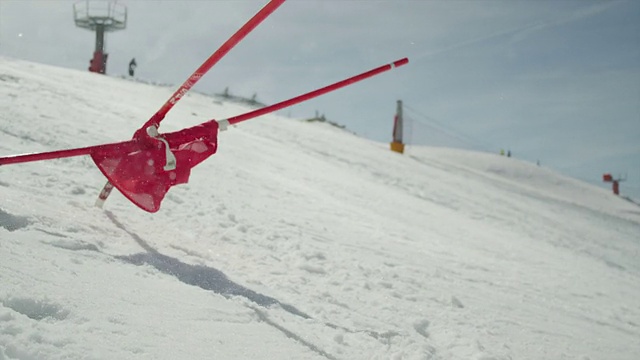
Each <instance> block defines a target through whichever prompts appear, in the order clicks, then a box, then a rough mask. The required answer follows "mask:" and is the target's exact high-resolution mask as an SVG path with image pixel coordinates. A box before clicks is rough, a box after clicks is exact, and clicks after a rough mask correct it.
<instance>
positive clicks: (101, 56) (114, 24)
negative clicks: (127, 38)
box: [73, 0, 127, 74]
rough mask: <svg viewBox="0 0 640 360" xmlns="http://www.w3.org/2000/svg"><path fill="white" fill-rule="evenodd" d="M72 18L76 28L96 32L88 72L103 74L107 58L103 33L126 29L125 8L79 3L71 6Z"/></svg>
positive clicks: (123, 6)
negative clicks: (94, 45)
mask: <svg viewBox="0 0 640 360" xmlns="http://www.w3.org/2000/svg"><path fill="white" fill-rule="evenodd" d="M73 18H74V20H75V23H76V26H77V27H79V28H83V29H87V30H91V31H95V32H96V49H95V51H94V52H93V58H92V59H91V60H90V61H89V71H91V72H95V73H99V74H104V73H105V72H106V70H107V56H108V54H106V53H105V52H104V33H105V32H109V31H116V30H123V29H125V28H126V27H127V7H126V6H125V5H123V4H118V3H117V2H111V1H109V2H105V1H99V2H98V1H95V2H91V1H89V0H86V1H79V2H77V3H75V4H73Z"/></svg>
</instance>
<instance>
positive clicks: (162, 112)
mask: <svg viewBox="0 0 640 360" xmlns="http://www.w3.org/2000/svg"><path fill="white" fill-rule="evenodd" d="M284 2H285V0H271V1H269V3H268V4H267V5H265V6H264V7H263V8H262V9H260V11H258V13H256V14H255V15H254V16H253V17H252V18H251V19H249V21H247V22H246V23H245V24H244V25H243V26H242V27H241V28H240V29H238V31H236V33H235V34H233V35H232V36H231V37H230V38H229V39H227V41H226V42H225V43H224V44H222V46H220V48H218V50H216V51H215V52H214V53H213V54H211V56H210V57H209V58H208V59H207V60H205V62H204V63H202V65H200V67H199V68H197V69H196V71H194V72H193V74H191V76H189V78H188V79H187V80H186V81H185V82H184V84H182V85H181V86H180V88H178V90H176V92H175V93H173V95H171V97H170V98H169V100H167V102H166V103H164V105H162V107H161V108H160V109H159V110H158V112H156V113H155V114H154V115H153V116H152V117H151V118H150V119H149V120H147V122H146V123H145V124H144V125H143V126H142V129H146V128H148V127H149V126H151V125H154V124H155V125H156V126H159V125H160V121H162V119H164V117H165V116H166V115H167V113H168V112H169V110H171V108H173V105H175V104H176V103H177V102H178V101H179V100H180V99H181V98H182V97H183V96H184V95H185V94H186V93H187V92H188V91H189V90H190V89H191V88H192V87H193V86H194V85H195V84H196V83H197V82H198V81H199V80H200V78H202V77H203V76H204V75H205V74H206V73H207V72H208V71H209V70H210V69H211V68H212V67H213V65H215V64H216V63H217V62H218V61H220V59H222V58H223V57H224V56H225V55H226V54H227V53H228V52H229V51H230V50H231V49H233V48H234V47H235V46H236V45H237V44H238V43H239V42H240V41H242V39H244V38H245V37H246V36H247V35H248V34H249V33H250V32H251V31H252V30H253V29H255V28H256V27H257V26H258V25H259V24H260V23H261V22H262V21H263V20H264V19H266V18H267V17H268V16H269V15H271V13H273V12H274V11H275V10H276V9H277V8H278V7H279V6H280V5H282V4H283V3H284Z"/></svg>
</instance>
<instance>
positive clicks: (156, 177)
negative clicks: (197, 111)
mask: <svg viewBox="0 0 640 360" xmlns="http://www.w3.org/2000/svg"><path fill="white" fill-rule="evenodd" d="M160 136H161V137H164V139H165V140H166V141H167V142H168V143H169V147H170V149H171V151H172V152H173V154H174V155H175V157H176V160H177V161H176V168H175V169H174V170H168V171H165V170H164V169H163V167H164V166H165V164H166V150H165V144H164V143H163V142H162V141H160V140H157V139H155V138H152V137H150V136H148V135H146V134H144V133H143V132H141V131H138V132H136V135H135V136H134V139H136V140H138V143H137V144H138V146H136V147H135V148H134V149H133V150H131V149H126V150H124V151H122V150H120V149H117V148H116V149H109V150H98V151H95V152H92V153H91V158H92V159H93V161H94V162H95V163H96V165H97V166H98V168H99V169H100V171H102V173H103V174H104V175H105V176H106V177H107V179H109V181H110V182H111V183H112V184H113V185H114V186H115V187H116V188H117V189H118V190H119V191H120V192H121V193H122V194H123V195H124V196H126V197H127V198H128V199H129V200H131V201H132V202H133V203H134V204H136V205H137V206H138V207H140V208H141V209H143V210H145V211H148V212H156V211H158V210H159V209H160V204H161V203H162V199H164V196H165V195H166V193H167V192H168V191H169V189H170V188H171V187H172V186H174V185H177V184H184V183H187V182H188V181H189V175H191V168H193V167H194V166H196V165H198V164H199V163H201V162H202V161H204V160H205V159H206V158H208V157H209V156H211V155H213V154H215V152H216V150H217V146H218V144H217V138H218V123H217V122H216V121H213V120H212V121H209V122H206V123H203V124H200V125H197V126H194V127H191V128H187V129H184V130H180V131H177V132H173V133H167V134H161V135H160Z"/></svg>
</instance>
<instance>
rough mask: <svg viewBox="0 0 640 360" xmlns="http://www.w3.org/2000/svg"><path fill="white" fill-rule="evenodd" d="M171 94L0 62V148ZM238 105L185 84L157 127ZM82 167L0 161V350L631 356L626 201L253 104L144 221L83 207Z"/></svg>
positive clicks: (118, 200) (50, 137) (99, 180)
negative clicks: (249, 115)
mask: <svg viewBox="0 0 640 360" xmlns="http://www.w3.org/2000/svg"><path fill="white" fill-rule="evenodd" d="M171 93H172V90H171V89H168V88H162V87H154V86H148V85H144V84H140V83H137V82H133V81H128V80H122V79H114V78H109V77H104V76H98V75H95V74H90V73H88V72H86V71H84V70H81V71H77V70H69V69H64V68H59V67H52V66H45V65H40V64H34V63H32V62H26V61H20V60H15V59H7V58H5V57H0V154H2V155H6V154H12V153H25V152H34V151H49V150H56V149H62V148H69V147H73V146H82V145H90V144H96V143H101V142H111V141H116V140H124V139H128V138H130V136H131V133H132V132H133V130H134V129H137V128H138V127H139V126H140V123H139V121H138V120H139V118H140V117H141V116H144V115H148V114H151V113H152V112H153V111H155V110H156V109H155V106H154V105H152V104H154V103H156V102H162V101H164V100H165V99H166V98H167V97H168V96H169V95H170V94H171ZM247 110H248V109H247V108H244V107H243V106H240V105H238V104H234V103H223V102H220V101H214V98H211V97H208V96H203V95H201V94H190V95H187V96H186V97H184V98H183V99H182V100H181V102H180V103H179V104H178V105H177V106H176V107H174V109H173V110H172V112H171V113H170V117H167V119H165V121H164V122H163V123H162V127H161V130H163V131H170V130H173V129H181V128H184V127H186V126H189V125H192V124H197V123H200V122H202V121H204V120H206V119H207V113H208V112H209V111H213V112H216V113H219V114H221V115H222V116H225V117H226V116H229V115H231V114H238V113H242V112H245V111H247ZM38 120H39V121H38ZM282 139H287V140H288V141H282ZM104 181H105V179H104V177H103V176H102V174H101V173H100V171H99V170H98V169H97V168H96V166H95V165H94V163H93V162H92V160H91V158H89V157H88V156H83V157H74V158H67V159H59V160H51V161H39V162H32V163H24V164H15V165H6V166H1V167H0V199H1V201H0V359H2V360H14V359H21V360H31V359H38V360H61V359H82V360H85V359H92V360H93V359H95V360H101V359H123V360H129V359H131V360H134V359H158V360H165V359H166V360H175V359H198V360H199V359H247V360H249V359H250V360H258V359H259V360H273V359H304V360H306V359H314V360H315V359H319V360H327V359H329V360H333V359H337V360H343V359H344V360H372V359H373V360H387V359H403V360H405V359H406V360H412V359H434V360H435V359H442V360H469V359H477V360H480V359H485V360H486V359H495V360H507V359H562V358H566V359H625V360H626V359H634V358H635V356H636V355H637V354H638V353H640V342H638V341H637V340H638V339H639V338H640V303H639V302H638V299H640V287H638V284H639V283H640V262H638V258H640V243H639V242H638V234H639V233H640V207H639V206H638V205H637V204H632V203H630V202H628V201H625V200H623V199H621V198H619V197H616V196H613V195H612V194H611V193H610V191H608V190H605V189H601V188H598V187H595V186H592V185H590V184H587V183H584V182H581V181H577V180H575V179H573V178H570V177H566V176H563V175H561V174H559V173H557V172H555V171H552V170H550V169H548V168H545V167H538V166H535V165H534V164H532V163H530V162H525V161H521V160H519V159H514V158H511V159H509V158H506V157H500V156H498V155H496V154H486V153H479V152H470V151H464V150H452V149H443V148H427V147H422V146H420V147H415V148H414V149H413V151H412V153H411V154H406V155H404V156H401V155H399V154H397V153H393V152H391V151H390V150H389V149H388V146H387V145H386V144H382V143H379V142H374V141H371V140H367V139H362V138H360V137H357V136H353V135H352V134H349V133H347V132H345V131H343V130H340V129H337V128H335V127H333V126H329V125H327V124H321V123H317V122H316V123H309V122H304V121H297V120H292V119H288V118H285V117H282V116H277V115H273V114H271V115H267V116H264V117H262V118H260V119H255V120H252V121H247V122H245V123H242V124H240V125H238V126H236V127H232V128H230V129H229V130H228V131H225V132H222V133H220V134H219V148H218V153H217V154H215V155H213V156H212V157H210V158H209V159H207V160H206V161H204V162H203V163H201V164H199V165H198V166H197V167H195V168H194V169H193V172H192V173H191V178H190V181H189V183H188V184H183V185H179V186H175V187H174V188H172V189H171V190H170V191H169V193H168V194H167V196H166V198H165V199H164V202H163V203H162V207H161V208H160V211H158V212H157V213H154V214H150V213H146V212H144V211H142V210H140V209H138V208H136V207H135V206H134V205H133V204H131V203H130V202H129V201H128V200H126V199H125V198H124V197H123V196H122V195H120V194H119V193H118V192H117V191H114V192H113V194H112V196H111V198H109V200H108V201H107V203H106V204H105V207H104V210H101V209H98V208H96V207H94V206H93V204H94V201H95V199H96V196H97V193H98V191H99V189H100V187H101V186H102V185H103V184H104Z"/></svg>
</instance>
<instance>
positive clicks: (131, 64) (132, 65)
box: [129, 58, 138, 76]
mask: <svg viewBox="0 0 640 360" xmlns="http://www.w3.org/2000/svg"><path fill="white" fill-rule="evenodd" d="M136 66H138V64H136V58H133V59H131V61H130V62H129V76H133V72H134V71H135V69H136Z"/></svg>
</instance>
